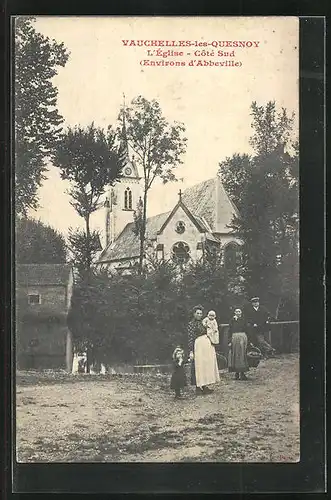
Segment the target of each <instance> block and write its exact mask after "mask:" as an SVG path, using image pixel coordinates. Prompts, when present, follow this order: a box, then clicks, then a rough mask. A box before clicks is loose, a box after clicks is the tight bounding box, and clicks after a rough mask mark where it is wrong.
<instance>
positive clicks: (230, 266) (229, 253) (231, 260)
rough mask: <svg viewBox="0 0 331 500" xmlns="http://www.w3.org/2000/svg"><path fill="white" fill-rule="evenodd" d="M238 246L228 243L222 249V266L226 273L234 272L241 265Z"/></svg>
mask: <svg viewBox="0 0 331 500" xmlns="http://www.w3.org/2000/svg"><path fill="white" fill-rule="evenodd" d="M241 259H242V255H241V249H240V245H238V243H235V242H231V243H228V244H227V245H226V247H225V248H224V266H225V269H226V270H227V271H230V272H235V271H237V268H238V266H240V264H241Z"/></svg>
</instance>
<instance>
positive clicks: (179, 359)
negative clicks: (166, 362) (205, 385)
mask: <svg viewBox="0 0 331 500" xmlns="http://www.w3.org/2000/svg"><path fill="white" fill-rule="evenodd" d="M184 355H185V353H184V349H182V347H181V346H177V347H176V349H175V350H174V352H173V354H172V361H173V372H172V376H171V382H170V389H173V390H174V391H175V398H176V399H179V398H180V397H181V389H183V387H185V386H186V375H185V369H184Z"/></svg>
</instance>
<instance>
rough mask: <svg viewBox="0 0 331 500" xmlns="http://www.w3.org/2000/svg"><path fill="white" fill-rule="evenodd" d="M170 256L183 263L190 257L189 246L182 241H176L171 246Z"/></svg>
mask: <svg viewBox="0 0 331 500" xmlns="http://www.w3.org/2000/svg"><path fill="white" fill-rule="evenodd" d="M172 258H173V259H174V261H175V262H178V263H184V262H187V261H188V260H189V258H190V247H189V246H188V244H187V243H185V242H184V241H178V242H177V243H175V244H174V246H173V247H172Z"/></svg>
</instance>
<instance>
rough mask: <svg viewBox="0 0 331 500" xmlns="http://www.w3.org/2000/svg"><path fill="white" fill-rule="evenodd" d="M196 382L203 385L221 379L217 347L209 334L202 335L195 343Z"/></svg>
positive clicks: (199, 385) (198, 385)
mask: <svg viewBox="0 0 331 500" xmlns="http://www.w3.org/2000/svg"><path fill="white" fill-rule="evenodd" d="M194 368H195V370H194V371H195V384H196V386H197V387H203V386H205V385H209V384H215V383H216V382H219V380H220V374H219V371H218V365H217V358H216V352H215V347H214V346H213V345H212V343H211V342H210V340H209V338H208V337H207V335H202V336H201V337H198V338H197V339H196V340H195V344H194Z"/></svg>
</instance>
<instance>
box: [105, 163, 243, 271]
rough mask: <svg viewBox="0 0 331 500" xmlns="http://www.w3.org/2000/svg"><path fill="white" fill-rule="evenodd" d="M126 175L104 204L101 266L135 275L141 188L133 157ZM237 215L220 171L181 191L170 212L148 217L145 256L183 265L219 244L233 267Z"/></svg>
mask: <svg viewBox="0 0 331 500" xmlns="http://www.w3.org/2000/svg"><path fill="white" fill-rule="evenodd" d="M123 173H124V175H123V177H122V178H121V179H120V180H119V181H118V182H117V183H116V184H115V185H114V186H113V187H111V188H110V189H109V191H108V193H107V198H106V201H105V203H104V211H105V213H104V238H103V242H104V248H103V250H102V252H101V254H100V256H99V259H98V262H97V266H98V267H100V268H102V269H108V270H110V271H112V272H114V271H116V272H118V273H120V274H131V273H132V272H134V270H135V269H136V267H137V265H138V262H139V248H140V245H139V237H138V236H137V235H136V234H135V232H134V229H135V222H134V218H133V215H134V212H135V210H136V209H137V206H138V203H139V200H140V198H141V197H142V195H143V192H142V185H141V177H140V176H139V172H138V169H137V166H136V164H135V161H134V159H132V160H128V161H127V163H126V166H125V167H124V169H123ZM233 215H238V211H237V209H236V207H235V206H234V204H233V203H232V201H231V200H230V198H229V196H228V195H227V193H226V191H225V189H224V187H223V185H222V182H221V179H220V177H219V176H218V175H216V176H215V177H214V178H212V179H208V180H205V181H203V182H200V183H199V184H196V185H194V186H192V187H189V188H188V189H186V190H184V191H183V193H182V192H181V191H179V193H178V198H177V199H175V200H174V205H173V208H172V210H170V211H168V212H163V213H159V214H157V215H154V216H153V217H148V219H147V224H146V249H145V255H146V258H148V256H150V257H151V258H153V259H158V260H160V261H162V260H170V259H172V260H174V261H175V262H181V263H184V262H188V261H190V260H191V259H193V260H198V259H200V258H201V257H202V256H203V252H204V249H205V248H207V247H208V248H216V249H217V250H218V251H219V252H220V253H221V255H222V258H223V260H224V264H225V265H227V266H228V267H231V268H234V267H236V266H237V264H238V261H240V258H241V251H240V246H241V242H240V241H239V240H238V239H237V238H236V237H235V236H234V235H233V234H231V228H230V227H229V225H230V224H231V220H232V217H233Z"/></svg>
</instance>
